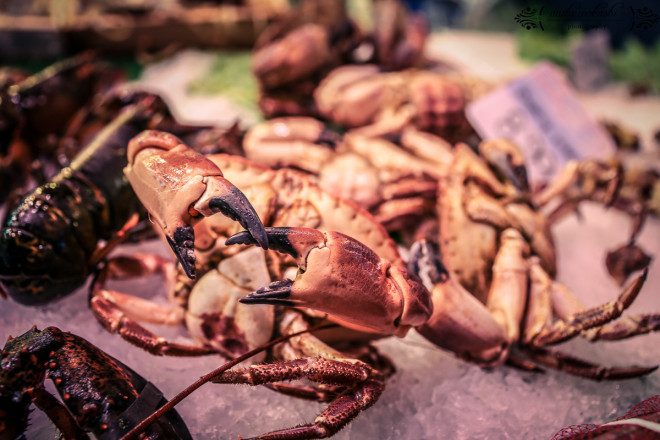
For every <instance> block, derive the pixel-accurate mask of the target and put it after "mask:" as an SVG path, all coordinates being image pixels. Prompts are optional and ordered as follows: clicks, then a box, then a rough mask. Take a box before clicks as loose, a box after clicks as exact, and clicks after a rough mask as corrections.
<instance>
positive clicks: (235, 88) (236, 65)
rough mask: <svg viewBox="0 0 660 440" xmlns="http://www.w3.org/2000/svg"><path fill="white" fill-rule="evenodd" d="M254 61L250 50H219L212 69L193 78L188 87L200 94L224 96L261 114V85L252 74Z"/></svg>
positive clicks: (194, 92) (191, 91)
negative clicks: (259, 86)
mask: <svg viewBox="0 0 660 440" xmlns="http://www.w3.org/2000/svg"><path fill="white" fill-rule="evenodd" d="M251 61H252V59H251V53H250V52H249V51H242V52H224V51H223V52H218V53H217V54H216V56H215V60H214V62H213V66H212V67H211V69H210V70H209V72H208V73H207V74H206V75H204V76H203V77H201V78H199V79H197V80H195V81H193V82H192V83H191V84H190V85H189V89H188V90H189V91H190V93H191V94H197V95H205V96H209V95H222V96H224V97H226V98H228V99H231V100H232V101H234V102H235V103H236V104H237V105H240V106H241V107H243V108H245V109H247V110H250V111H254V112H255V113H256V114H259V109H258V108H257V100H258V98H259V88H258V86H257V81H256V79H255V78H254V75H252V69H251Z"/></svg>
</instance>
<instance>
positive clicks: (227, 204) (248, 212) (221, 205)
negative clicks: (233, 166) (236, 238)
mask: <svg viewBox="0 0 660 440" xmlns="http://www.w3.org/2000/svg"><path fill="white" fill-rule="evenodd" d="M209 207H210V208H211V210H213V211H214V212H221V213H222V214H224V215H226V216H227V217H229V218H231V219H232V220H236V221H237V222H238V223H240V224H241V226H243V227H244V228H245V229H247V230H248V231H249V232H250V234H251V235H252V237H254V240H255V244H258V245H259V246H260V247H262V248H264V249H268V237H267V236H266V231H265V230H264V225H263V223H261V219H259V216H258V215H257V213H256V211H255V210H254V208H253V207H252V205H251V204H250V202H249V201H248V199H247V197H245V194H243V193H242V192H241V191H240V190H239V189H238V188H236V187H234V188H232V189H230V190H229V192H228V194H226V195H223V196H218V197H214V198H212V199H211V200H209Z"/></svg>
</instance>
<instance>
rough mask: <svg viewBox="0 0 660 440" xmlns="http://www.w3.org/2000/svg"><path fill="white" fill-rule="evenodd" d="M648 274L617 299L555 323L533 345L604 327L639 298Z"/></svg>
mask: <svg viewBox="0 0 660 440" xmlns="http://www.w3.org/2000/svg"><path fill="white" fill-rule="evenodd" d="M647 273H648V270H645V271H644V272H643V273H642V274H641V275H640V276H638V277H637V278H636V279H635V280H633V281H632V282H631V283H630V284H628V286H627V287H626V288H625V289H624V290H623V292H621V294H620V295H619V297H618V298H617V299H615V300H612V301H610V302H608V303H605V304H603V305H601V306H599V307H594V308H591V309H585V310H582V311H580V312H578V313H575V314H573V315H570V316H568V317H566V318H565V319H561V320H557V321H555V323H554V324H553V325H551V326H549V327H547V328H545V329H544V330H543V331H542V332H540V333H539V334H538V335H536V336H535V337H534V338H533V344H534V345H536V346H545V345H551V344H558V343H560V342H563V341H566V340H568V339H570V338H572V337H573V336H575V335H577V334H578V333H581V332H583V331H586V330H590V329H592V328H596V327H599V326H602V325H603V324H606V323H608V322H610V321H612V320H613V319H616V318H618V317H619V316H621V314H622V313H623V311H624V310H625V309H626V308H628V306H630V304H632V302H633V301H634V300H635V298H637V295H638V294H639V292H640V290H641V289H642V286H643V285H644V281H645V280H646V275H647Z"/></svg>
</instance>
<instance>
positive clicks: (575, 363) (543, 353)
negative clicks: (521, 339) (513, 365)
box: [525, 348, 658, 380]
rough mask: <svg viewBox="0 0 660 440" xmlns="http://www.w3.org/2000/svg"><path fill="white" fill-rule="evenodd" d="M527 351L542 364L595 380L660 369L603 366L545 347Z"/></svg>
mask: <svg viewBox="0 0 660 440" xmlns="http://www.w3.org/2000/svg"><path fill="white" fill-rule="evenodd" d="M525 352H526V354H527V355H528V356H529V357H530V358H532V359H534V361H535V362H538V363H539V364H541V365H545V366H547V367H551V368H554V369H556V370H560V371H566V372H568V373H571V374H575V375H576V376H581V377H586V378H588V379H593V380H621V379H630V378H634V377H640V376H643V375H645V374H649V373H652V372H653V371H655V370H657V369H658V367H657V366H654V367H603V366H601V365H598V364H594V363H591V362H588V361H585V360H582V359H578V358H576V357H573V356H571V355H569V354H566V353H562V352H560V351H550V350H547V349H543V348H536V349H532V350H525Z"/></svg>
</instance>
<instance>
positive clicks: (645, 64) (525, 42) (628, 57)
mask: <svg viewBox="0 0 660 440" xmlns="http://www.w3.org/2000/svg"><path fill="white" fill-rule="evenodd" d="M579 36H580V34H579V33H570V34H567V35H557V34H553V33H549V32H525V31H522V32H519V33H518V35H517V40H518V54H519V55H520V57H521V58H522V59H524V60H528V61H531V62H536V61H540V60H550V61H552V62H553V63H555V64H557V65H558V66H561V67H565V68H568V67H569V65H570V60H571V52H570V45H571V42H572V41H573V40H574V39H575V38H578V37H579ZM609 66H610V74H611V75H612V80H614V81H623V82H627V83H630V84H638V85H646V86H648V87H649V88H650V89H651V91H652V92H653V93H660V42H658V43H656V44H655V46H653V47H645V46H644V45H642V44H641V43H640V42H639V41H637V40H635V39H630V40H628V41H627V42H626V44H625V45H624V47H623V49H620V50H617V51H614V52H612V53H611V54H610V61H609Z"/></svg>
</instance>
